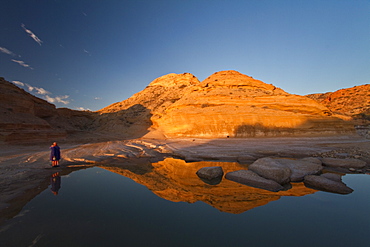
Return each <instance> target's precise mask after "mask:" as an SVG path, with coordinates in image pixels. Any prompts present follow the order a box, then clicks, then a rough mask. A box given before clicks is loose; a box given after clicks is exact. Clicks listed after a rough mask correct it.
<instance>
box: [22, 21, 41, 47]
mask: <svg viewBox="0 0 370 247" xmlns="http://www.w3.org/2000/svg"><path fill="white" fill-rule="evenodd" d="M21 26H22V28H23V30H24V31H26V33H28V34H29V35H30V36H31V38H33V40H34V41H36V42H37V43H38V44H39V45H40V46H41V43H42V40H41V39H39V38H38V37H37V36H36V34H34V33H33V32H32V31H31V30H29V29H27V28H26V26H25V25H24V24H22V25H21Z"/></svg>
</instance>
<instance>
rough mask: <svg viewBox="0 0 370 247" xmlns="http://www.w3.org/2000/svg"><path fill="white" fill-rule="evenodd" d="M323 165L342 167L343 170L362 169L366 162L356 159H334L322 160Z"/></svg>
mask: <svg viewBox="0 0 370 247" xmlns="http://www.w3.org/2000/svg"><path fill="white" fill-rule="evenodd" d="M321 161H322V163H323V165H325V166H329V167H343V168H363V167H365V166H366V162H365V161H362V160H358V159H336V158H323V159H322V160H321Z"/></svg>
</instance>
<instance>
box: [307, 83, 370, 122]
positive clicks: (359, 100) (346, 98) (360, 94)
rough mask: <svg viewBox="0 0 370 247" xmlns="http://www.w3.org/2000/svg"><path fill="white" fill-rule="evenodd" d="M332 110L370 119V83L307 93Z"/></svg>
mask: <svg viewBox="0 0 370 247" xmlns="http://www.w3.org/2000/svg"><path fill="white" fill-rule="evenodd" d="M307 97H310V98H312V99H314V100H316V101H317V102H319V103H321V104H323V105H325V106H326V107H328V108H329V109H330V110H331V111H332V112H334V113H337V114H342V115H346V116H350V117H353V118H358V119H363V120H367V121H370V84H366V85H361V86H355V87H351V88H344V89H340V90H337V91H335V92H329V93H321V94H310V95H307Z"/></svg>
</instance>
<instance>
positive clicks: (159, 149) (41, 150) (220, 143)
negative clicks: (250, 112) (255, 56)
mask: <svg viewBox="0 0 370 247" xmlns="http://www.w3.org/2000/svg"><path fill="white" fill-rule="evenodd" d="M59 145H60V147H61V149H62V160H61V163H60V164H61V166H60V167H59V168H51V166H50V161H49V144H42V145H41V144H39V145H29V144H28V145H8V144H4V143H2V144H0V198H1V199H0V224H2V223H3V222H4V221H5V220H6V219H9V218H11V217H14V216H15V215H16V214H17V213H18V212H19V211H20V210H21V209H22V207H23V206H24V205H25V204H26V203H27V202H28V201H30V200H31V199H32V198H34V197H35V196H36V195H38V194H39V193H41V192H42V191H44V190H45V189H46V188H47V187H48V185H49V184H50V177H51V175H52V174H53V173H55V172H60V175H67V174H69V173H70V172H72V171H75V170H77V169H84V168H86V167H89V166H94V165H98V164H102V163H116V164H118V165H119V163H123V162H128V161H129V162H131V163H135V162H136V163H140V162H141V161H142V160H145V162H156V161H158V160H161V159H163V158H164V157H178V158H182V159H185V160H186V161H189V162H190V161H201V160H208V161H237V162H239V163H242V164H251V163H252V162H253V161H255V160H257V159H258V158H262V157H267V156H277V157H291V158H303V157H312V156H318V157H341V158H358V159H362V160H364V161H366V162H367V164H368V165H370V140H369V139H365V138H363V137H360V136H336V137H285V138H245V139H244V138H243V139H239V138H238V139H236V138H233V139H231V138H230V139H228V138H227V139H212V140H209V139H198V138H181V139H143V138H142V139H135V140H124V141H108V142H107V141H99V140H95V141H93V142H91V143H87V144H86V143H85V144H77V143H75V142H67V141H66V142H63V143H59ZM117 161H119V162H117Z"/></svg>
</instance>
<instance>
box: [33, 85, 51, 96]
mask: <svg viewBox="0 0 370 247" xmlns="http://www.w3.org/2000/svg"><path fill="white" fill-rule="evenodd" d="M35 90H36V93H37V94H41V95H45V94H51V93H50V92H49V91H46V90H45V89H43V88H41V87H35Z"/></svg>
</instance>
